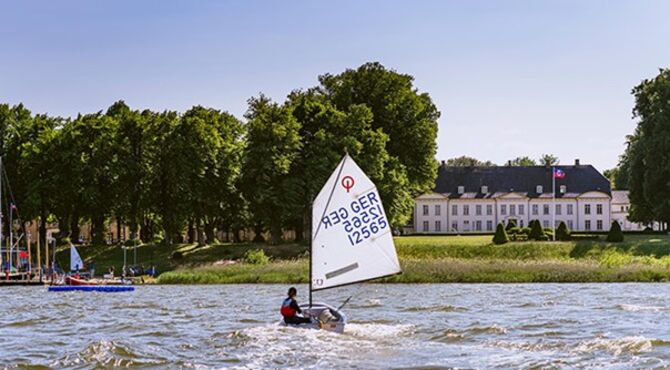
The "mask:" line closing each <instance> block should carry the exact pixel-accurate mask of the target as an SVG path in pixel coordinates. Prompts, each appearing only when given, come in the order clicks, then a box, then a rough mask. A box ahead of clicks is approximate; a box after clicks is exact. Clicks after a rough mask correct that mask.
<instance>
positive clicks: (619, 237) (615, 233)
mask: <svg viewBox="0 0 670 370" xmlns="http://www.w3.org/2000/svg"><path fill="white" fill-rule="evenodd" d="M607 241H608V242H610V243H620V242H622V241H623V232H622V231H621V225H619V223H618V222H616V221H613V222H612V227H610V232H609V233H608V234H607Z"/></svg>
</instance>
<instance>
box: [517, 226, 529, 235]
mask: <svg viewBox="0 0 670 370" xmlns="http://www.w3.org/2000/svg"><path fill="white" fill-rule="evenodd" d="M519 233H520V234H526V236H528V235H530V227H524V228H523V229H521V230H520V232H519Z"/></svg>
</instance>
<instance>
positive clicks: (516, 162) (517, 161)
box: [507, 156, 537, 167]
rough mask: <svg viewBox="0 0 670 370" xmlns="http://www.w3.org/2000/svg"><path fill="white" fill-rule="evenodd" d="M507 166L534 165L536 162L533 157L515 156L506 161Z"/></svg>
mask: <svg viewBox="0 0 670 370" xmlns="http://www.w3.org/2000/svg"><path fill="white" fill-rule="evenodd" d="M507 165H508V166H518V167H525V166H536V165H537V162H535V160H534V159H532V158H530V157H528V156H525V157H517V158H514V159H512V160H509V161H508V162H507Z"/></svg>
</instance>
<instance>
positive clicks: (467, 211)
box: [463, 204, 470, 216]
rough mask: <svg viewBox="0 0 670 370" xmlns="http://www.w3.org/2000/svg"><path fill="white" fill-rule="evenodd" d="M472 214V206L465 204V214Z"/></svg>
mask: <svg viewBox="0 0 670 370" xmlns="http://www.w3.org/2000/svg"><path fill="white" fill-rule="evenodd" d="M469 214H470V206H469V205H467V204H465V205H464V206H463V216H468V215H469Z"/></svg>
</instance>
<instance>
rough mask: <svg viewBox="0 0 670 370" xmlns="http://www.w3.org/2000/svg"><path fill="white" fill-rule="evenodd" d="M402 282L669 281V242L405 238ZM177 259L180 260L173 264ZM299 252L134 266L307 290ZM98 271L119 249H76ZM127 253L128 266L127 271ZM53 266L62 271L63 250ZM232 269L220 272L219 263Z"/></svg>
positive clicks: (191, 257) (213, 250) (181, 276)
mask: <svg viewBox="0 0 670 370" xmlns="http://www.w3.org/2000/svg"><path fill="white" fill-rule="evenodd" d="M395 243H396V249H397V251H398V256H399V258H400V260H401V264H402V266H403V274H402V275H399V276H396V277H392V278H389V279H385V280H384V281H386V282H394V283H431V282H435V283H439V282H549V281H554V282H587V281H594V282H595V281H598V282H599V281H668V280H670V236H667V235H626V239H625V241H624V242H623V243H607V242H605V241H604V236H600V238H599V240H579V241H570V242H533V241H529V242H511V243H508V244H504V245H493V244H492V243H491V236H490V235H479V236H406V237H398V238H395ZM257 249H262V250H263V251H264V253H265V254H266V255H267V256H268V257H270V263H268V264H266V265H253V264H246V263H241V262H240V261H242V259H243V257H244V255H245V253H247V251H250V250H257ZM175 251H179V252H181V254H182V258H181V259H174V258H173V257H172V255H173V253H174V252H175ZM306 252H307V246H306V245H304V244H290V243H287V244H282V245H278V246H270V245H266V244H252V243H247V244H220V245H213V246H204V247H197V246H196V245H191V244H181V245H175V246H172V247H165V246H156V245H152V244H148V245H143V246H140V247H139V248H138V249H137V256H138V258H137V259H138V264H143V265H144V266H145V267H149V266H150V265H155V266H156V267H157V268H158V270H159V272H161V273H163V274H162V275H161V276H160V277H159V279H158V282H159V283H162V284H223V283H306V282H307V281H308V271H309V267H308V259H307V253H306ZM80 253H81V255H82V257H84V258H85V260H87V262H89V261H90V260H94V261H95V262H96V267H97V270H98V271H104V270H106V269H107V268H108V266H115V268H116V270H117V271H120V268H121V266H122V264H123V250H122V249H120V248H119V247H109V246H89V247H82V248H80ZM132 255H133V254H132V250H129V251H128V261H129V263H130V264H132ZM58 259H59V263H61V265H64V264H63V263H67V262H68V261H69V254H68V251H67V249H66V248H65V249H63V250H61V251H60V252H59V254H58ZM231 260H232V261H237V263H234V264H229V265H222V264H220V262H221V261H231Z"/></svg>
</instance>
